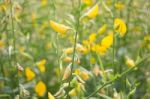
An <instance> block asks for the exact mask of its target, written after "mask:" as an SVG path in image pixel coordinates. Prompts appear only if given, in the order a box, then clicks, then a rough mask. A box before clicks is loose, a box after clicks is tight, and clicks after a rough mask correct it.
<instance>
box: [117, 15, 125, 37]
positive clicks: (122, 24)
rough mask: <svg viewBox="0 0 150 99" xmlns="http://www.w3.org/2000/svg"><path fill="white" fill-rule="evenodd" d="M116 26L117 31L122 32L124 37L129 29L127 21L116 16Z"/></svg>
mask: <svg viewBox="0 0 150 99" xmlns="http://www.w3.org/2000/svg"><path fill="white" fill-rule="evenodd" d="M114 28H115V31H116V32H117V33H119V34H120V36H121V37H123V36H124V35H125V33H126V31H127V27H126V24H125V22H124V21H123V20H122V19H119V18H116V19H115V21H114Z"/></svg>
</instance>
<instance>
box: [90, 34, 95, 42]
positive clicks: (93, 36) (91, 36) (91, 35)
mask: <svg viewBox="0 0 150 99" xmlns="http://www.w3.org/2000/svg"><path fill="white" fill-rule="evenodd" d="M95 40H96V33H91V34H90V36H89V43H90V44H92V43H94V42H95Z"/></svg>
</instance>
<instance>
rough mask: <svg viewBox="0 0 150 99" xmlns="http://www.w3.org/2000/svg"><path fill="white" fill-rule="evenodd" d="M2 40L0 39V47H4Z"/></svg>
mask: <svg viewBox="0 0 150 99" xmlns="http://www.w3.org/2000/svg"><path fill="white" fill-rule="evenodd" d="M4 45H5V44H4V42H3V41H2V40H0V48H2V47H4Z"/></svg>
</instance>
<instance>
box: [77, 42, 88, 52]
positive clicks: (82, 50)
mask: <svg viewBox="0 0 150 99" xmlns="http://www.w3.org/2000/svg"><path fill="white" fill-rule="evenodd" d="M76 50H77V51H78V52H80V53H82V54H86V53H87V52H88V50H87V48H86V47H84V46H83V45H81V44H79V43H78V44H77V46H76Z"/></svg>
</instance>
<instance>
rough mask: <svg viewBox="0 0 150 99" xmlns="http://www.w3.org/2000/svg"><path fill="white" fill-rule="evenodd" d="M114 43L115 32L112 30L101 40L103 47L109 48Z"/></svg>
mask: <svg viewBox="0 0 150 99" xmlns="http://www.w3.org/2000/svg"><path fill="white" fill-rule="evenodd" d="M112 44H113V33H112V32H110V33H109V35H108V36H106V37H104V38H103V39H102V41H101V45H102V46H103V47H106V49H107V48H109V47H110V46H111V45H112Z"/></svg>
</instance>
